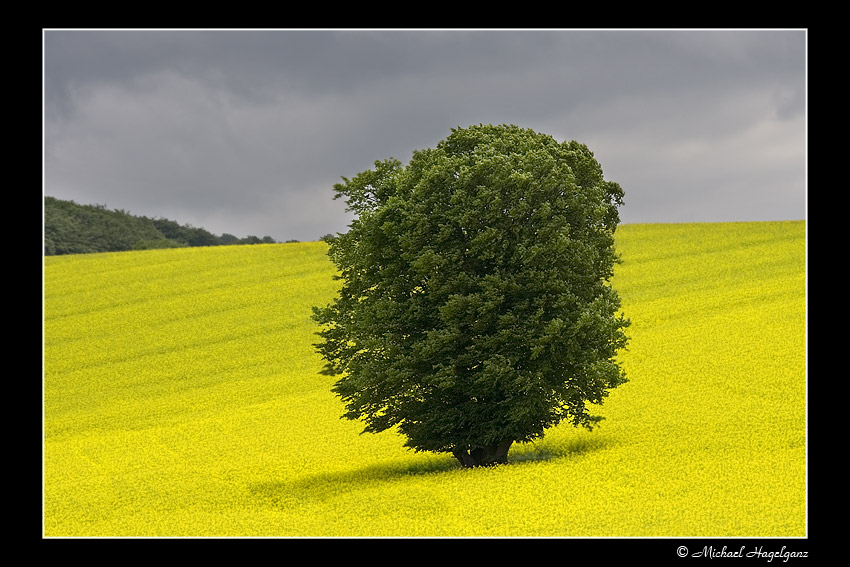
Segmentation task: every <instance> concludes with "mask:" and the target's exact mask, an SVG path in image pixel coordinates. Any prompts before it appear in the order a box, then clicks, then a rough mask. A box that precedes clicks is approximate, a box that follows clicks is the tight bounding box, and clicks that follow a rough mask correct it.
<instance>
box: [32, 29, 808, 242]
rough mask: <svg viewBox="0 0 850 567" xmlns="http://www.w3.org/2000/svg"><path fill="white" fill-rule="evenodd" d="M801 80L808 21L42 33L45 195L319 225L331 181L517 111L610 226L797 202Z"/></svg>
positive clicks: (794, 212)
mask: <svg viewBox="0 0 850 567" xmlns="http://www.w3.org/2000/svg"><path fill="white" fill-rule="evenodd" d="M805 95H806V31H805V30H675V31H672V30H598V31H597V30H559V29H555V30H268V31H255V30H242V31H237V30H114V31H102V30H90V31H86V30H45V31H44V134H45V137H44V193H45V194H46V195H50V196H54V197H58V198H61V199H73V200H74V201H76V202H78V203H81V204H90V203H98V204H105V205H106V206H107V207H108V208H110V209H114V208H120V209H125V210H128V211H130V212H131V213H134V214H139V215H146V216H153V217H160V216H161V217H166V218H170V219H173V220H176V221H178V222H180V223H191V224H193V225H194V226H201V227H204V228H206V229H208V230H210V231H212V232H214V233H216V234H221V233H224V232H228V233H231V234H235V235H237V236H240V237H242V236H247V235H249V234H252V235H257V236H264V235H270V236H272V237H273V238H275V239H277V240H287V239H298V240H316V239H318V238H319V237H320V236H322V235H323V234H327V233H329V232H344V231H345V230H346V227H347V224H348V222H350V217H349V215H348V214H347V213H346V212H345V210H344V208H345V207H344V203H343V202H342V201H333V200H332V197H333V190H332V186H333V184H334V183H336V182H338V181H339V180H340V177H341V176H346V177H351V176H353V175H355V174H357V173H358V172H360V171H363V170H365V169H368V168H370V167H372V164H373V162H374V161H375V160H379V159H385V158H389V157H396V158H398V159H400V160H402V161H407V160H408V159H409V158H410V154H411V152H412V151H413V150H417V149H422V148H426V147H432V146H433V145H434V144H436V143H437V142H438V141H439V140H440V139H442V138H444V137H446V136H447V135H448V134H449V133H450V130H451V128H453V127H458V126H468V125H470V124H478V123H485V124H487V123H490V124H503V123H510V124H516V125H518V126H522V127H527V128H532V129H534V130H537V131H539V132H544V133H547V134H551V135H552V136H554V137H555V138H557V139H559V140H578V141H580V142H583V143H585V144H587V145H588V147H589V148H590V149H591V150H592V151H593V152H594V154H595V155H596V157H597V159H598V160H599V162H600V164H601V165H602V168H603V170H604V172H605V177H606V178H607V179H611V180H613V181H616V182H618V183H619V184H620V185H621V186H622V187H623V189H624V190H625V192H626V204H625V206H624V207H623V208H622V209H621V211H620V216H621V218H622V221H623V222H624V223H636V222H689V221H738V220H784V219H802V218H805V214H806V171H805V166H806V100H805Z"/></svg>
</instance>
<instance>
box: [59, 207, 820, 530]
mask: <svg viewBox="0 0 850 567" xmlns="http://www.w3.org/2000/svg"><path fill="white" fill-rule="evenodd" d="M805 230H806V228H805V223H804V222H802V221H799V222H762V223H719V224H669V225H664V224H657V225H624V226H622V227H620V229H619V230H618V233H617V246H618V249H619V251H620V253H621V256H622V259H623V262H622V264H619V265H618V266H617V269H616V275H615V278H614V281H613V285H614V286H615V287H616V288H617V290H618V291H619V293H620V295H621V298H622V300H623V311H624V312H625V313H626V315H627V316H628V317H629V318H630V319H631V320H632V326H631V327H630V328H629V335H630V336H631V342H630V345H629V349H628V350H627V351H625V352H623V353H622V355H621V357H622V361H623V365H624V368H625V370H626V373H627V376H628V377H629V379H630V382H628V383H627V384H625V385H623V386H621V387H620V388H618V389H617V390H615V391H613V392H612V394H611V396H610V397H609V398H608V399H607V400H606V402H605V405H603V406H601V407H600V408H599V410H598V413H600V414H601V415H604V416H605V418H606V419H605V420H604V421H603V422H602V424H601V426H600V427H599V428H597V429H595V430H594V431H592V432H588V431H585V430H576V429H574V428H571V427H570V426H569V425H567V424H564V425H562V426H559V427H557V428H554V429H553V430H551V431H550V432H549V433H548V434H547V436H546V437H545V438H544V439H543V440H541V441H538V442H537V443H534V444H526V445H518V446H517V445H515V446H514V448H512V450H511V453H510V454H509V459H510V461H511V464H509V465H506V466H497V467H492V468H484V469H461V468H459V465H458V464H457V462H456V461H455V460H454V458H452V457H451V456H448V455H433V454H422V453H413V452H410V451H407V450H405V449H404V448H403V447H402V442H403V440H402V439H401V438H400V437H398V436H397V435H395V434H393V433H389V432H387V433H382V434H380V435H360V434H359V433H360V431H361V429H362V426H361V425H360V424H358V423H354V422H350V421H345V420H341V419H340V415H341V414H342V411H343V407H342V403H341V402H340V401H339V400H338V399H337V398H335V397H334V396H333V394H332V393H331V392H330V387H331V384H332V383H333V381H334V378H333V377H328V376H324V375H321V374H319V371H320V370H321V368H322V361H321V359H320V358H319V356H318V355H317V354H316V353H315V352H314V350H313V347H312V343H314V342H316V340H317V337H316V336H315V335H314V334H313V333H314V332H315V331H316V328H315V323H313V322H312V320H311V319H310V315H311V307H312V306H313V305H324V304H326V303H327V302H328V301H329V299H330V298H331V297H332V295H333V294H334V292H335V289H336V288H337V285H338V282H337V281H335V280H334V279H333V275H334V272H333V267H332V264H331V263H330V261H329V260H328V258H327V256H326V250H327V247H326V245H325V244H324V243H289V244H263V245H254V246H228V247H211V248H182V249H171V250H151V251H139V252H120V253H106V254H91V255H79V256H61V257H47V258H45V262H44V315H45V318H44V447H43V450H44V451H43V455H44V467H43V477H44V535H45V536H47V537H66V536H70V537H74V536H237V537H245V536H405V537H408V536H441V537H452V536H556V537H588V536H604V537H654V536H663V537H688V536H694V537H726V536H734V537H773V536H777V537H803V536H806V535H807V498H806V494H807V482H806V474H807V468H806V294H805V289H806V288H805V281H806V280H805V275H806V270H805Z"/></svg>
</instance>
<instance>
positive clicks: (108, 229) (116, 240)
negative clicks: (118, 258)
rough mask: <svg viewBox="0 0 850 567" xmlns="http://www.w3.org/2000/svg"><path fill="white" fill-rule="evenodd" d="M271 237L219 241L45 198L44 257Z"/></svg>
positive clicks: (202, 232)
mask: <svg viewBox="0 0 850 567" xmlns="http://www.w3.org/2000/svg"><path fill="white" fill-rule="evenodd" d="M274 242H275V240H274V239H273V238H272V237H271V236H264V237H263V238H262V239H260V238H258V237H256V236H249V237H247V238H241V239H240V238H237V237H236V236H233V235H232V234H227V233H224V234H222V235H221V236H220V237H219V236H216V235H215V234H213V233H211V232H209V231H208V230H206V229H203V228H196V227H193V226H191V225H188V224H186V225H181V224H179V223H177V222H175V221H173V220H169V219H164V218H158V219H150V218H147V217H144V216H134V215H131V214H130V213H129V212H127V211H124V210H117V209H116V210H113V211H110V210H108V209H107V208H106V207H105V206H103V205H78V204H77V203H75V202H74V201H65V200H61V199H56V198H54V197H45V198H44V254H45V255H47V256H52V255H59V254H87V253H92V252H118V251H122V250H147V249H152V248H177V247H183V246H219V245H224V244H261V243H274Z"/></svg>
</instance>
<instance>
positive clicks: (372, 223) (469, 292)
mask: <svg viewBox="0 0 850 567" xmlns="http://www.w3.org/2000/svg"><path fill="white" fill-rule="evenodd" d="M342 180H343V182H342V183H338V184H336V185H335V186H334V189H335V191H336V197H337V198H340V197H342V198H345V200H346V203H347V206H348V209H349V210H350V211H352V212H354V213H355V220H354V221H353V222H352V223H351V225H350V230H349V231H348V232H347V233H345V234H339V235H337V236H336V237H333V238H330V239H328V241H329V244H330V248H329V255H330V257H331V259H332V260H333V262H334V263H335V264H336V266H337V268H338V270H339V277H340V279H341V281H342V283H341V288H340V290H339V294H338V296H337V297H336V298H335V299H334V300H333V302H332V303H331V304H329V305H327V306H325V307H322V308H318V307H317V308H315V309H314V318H315V320H316V321H317V322H319V323H320V324H321V330H320V332H319V335H320V336H321V338H322V340H321V341H320V342H319V343H318V344H317V345H316V348H317V350H318V352H319V353H320V354H321V355H322V356H323V357H324V358H325V360H326V361H327V367H326V371H327V372H328V373H331V374H334V375H338V376H339V377H338V380H337V382H336V383H335V385H334V387H333V391H334V392H335V393H336V394H338V395H339V396H340V397H341V399H342V401H343V402H344V403H345V407H346V411H345V413H344V417H346V418H349V419H355V420H363V421H364V422H365V424H366V426H365V431H366V432H375V433H376V432H380V431H384V430H388V429H391V428H397V430H398V431H399V432H400V433H401V434H402V435H404V436H405V437H406V443H405V445H407V446H408V447H410V448H412V449H414V450H416V451H434V452H448V453H451V454H452V455H454V456H455V457H456V458H457V459H458V461H460V463H461V464H462V465H463V466H467V467H469V466H478V465H488V464H495V463H506V462H507V454H508V450H509V448H510V447H511V444H512V443H514V442H527V441H530V440H533V439H535V438H540V437H542V436H543V435H544V432H545V430H546V429H548V428H550V427H552V426H554V425H556V424H558V423H560V422H561V421H563V420H568V421H570V422H572V423H573V424H574V425H576V426H586V427H588V428H590V427H592V426H593V425H594V424H595V423H596V422H597V421H598V420H599V419H600V418H599V417H597V416H593V415H591V413H590V412H589V410H588V404H601V403H602V402H603V399H604V398H605V397H606V396H607V395H608V392H609V390H610V389H612V388H615V387H617V386H618V385H620V384H622V383H624V382H625V381H626V378H625V375H624V372H623V370H622V368H621V367H620V365H619V364H618V362H617V360H616V354H617V351H618V350H619V349H621V348H623V347H625V345H626V342H627V337H626V335H625V333H624V330H625V328H626V327H627V326H628V324H629V321H628V320H627V319H626V318H625V317H624V316H623V315H622V314H621V313H620V309H619V308H620V302H619V298H618V296H617V294H616V292H615V291H614V290H613V289H612V288H611V286H610V282H609V279H610V278H611V276H612V273H613V266H614V264H615V262H616V253H615V249H614V231H615V229H616V227H617V224H618V223H619V213H618V206H619V205H621V204H622V202H623V191H622V189H621V188H620V186H619V185H618V184H616V183H613V182H610V181H605V180H604V179H603V175H602V169H601V167H600V165H599V163H597V161H596V159H595V158H594V157H593V154H592V153H591V152H590V151H589V150H588V148H587V147H586V146H585V145H583V144H580V143H578V142H575V141H570V142H558V141H556V140H555V139H554V138H553V137H551V136H549V135H545V134H540V133H537V132H534V131H532V130H528V129H522V128H519V127H516V126H513V125H503V126H491V125H478V126H472V127H469V128H457V129H453V130H452V131H451V134H450V135H449V136H448V137H447V138H446V139H444V140H442V141H441V142H439V143H438V144H437V145H436V147H435V148H433V149H426V150H422V151H417V152H414V153H413V156H412V158H411V160H410V162H409V163H408V164H407V165H406V166H405V165H403V164H402V163H401V162H399V161H398V160H396V159H387V160H384V161H377V162H375V167H374V169H371V170H368V171H364V172H362V173H359V174H357V175H356V176H354V177H353V178H351V179H348V178H345V177H343V178H342Z"/></svg>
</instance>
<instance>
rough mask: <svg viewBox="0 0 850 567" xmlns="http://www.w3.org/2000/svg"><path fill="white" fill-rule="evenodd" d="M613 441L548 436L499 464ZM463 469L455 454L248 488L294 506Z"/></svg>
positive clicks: (555, 456) (517, 448) (570, 454)
mask: <svg viewBox="0 0 850 567" xmlns="http://www.w3.org/2000/svg"><path fill="white" fill-rule="evenodd" d="M609 444H610V441H609V440H606V439H605V438H602V437H593V438H579V439H573V440H570V441H566V442H565V441H560V440H554V441H549V440H545V439H544V440H543V441H540V442H536V443H525V444H522V445H517V444H515V445H514V446H513V447H512V448H511V451H510V452H509V454H508V464H507V465H498V466H511V465H512V464H518V465H523V464H526V463H531V462H544V461H553V460H559V459H572V458H577V457H580V456H582V455H585V454H587V453H590V452H593V451H597V450H600V449H603V448H605V447H606V446H608V445H609ZM459 470H462V468H461V466H460V464H459V463H458V462H457V461H456V460H455V459H454V458H453V457H449V456H446V457H432V458H428V459H423V460H421V461H416V462H411V461H409V460H405V461H403V462H402V461H398V462H384V463H380V464H374V465H369V466H365V467H361V468H356V469H351V470H345V471H334V472H328V473H317V474H311V475H308V476H303V477H299V478H297V479H293V480H280V481H270V482H256V483H252V484H249V485H248V490H249V492H250V493H251V494H252V496H254V497H255V498H257V499H259V500H261V501H263V502H264V503H265V504H267V505H271V506H275V507H285V508H291V507H293V506H297V505H299V504H309V503H312V502H319V501H325V500H328V499H331V498H334V497H339V496H343V495H347V494H352V493H356V492H358V491H361V490H375V489H381V488H383V487H385V486H386V484H387V483H392V482H396V481H399V480H403V479H405V478H409V477H411V476H426V475H440V474H443V473H448V472H451V471H459Z"/></svg>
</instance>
